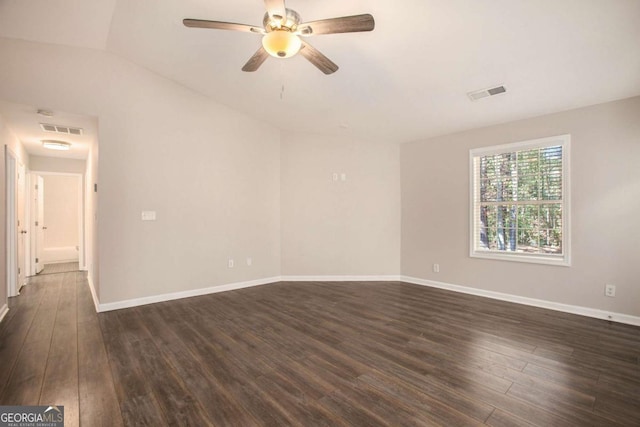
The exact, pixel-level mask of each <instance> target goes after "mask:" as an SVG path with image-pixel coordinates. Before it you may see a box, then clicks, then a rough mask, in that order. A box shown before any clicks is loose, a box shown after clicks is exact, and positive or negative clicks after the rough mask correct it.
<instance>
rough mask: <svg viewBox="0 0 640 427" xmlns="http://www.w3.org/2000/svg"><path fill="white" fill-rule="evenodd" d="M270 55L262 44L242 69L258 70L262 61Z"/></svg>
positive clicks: (248, 70)
mask: <svg viewBox="0 0 640 427" xmlns="http://www.w3.org/2000/svg"><path fill="white" fill-rule="evenodd" d="M268 57H269V53H268V52H267V51H266V50H264V48H263V47H262V46H260V49H258V51H257V52H256V53H254V54H253V56H252V57H251V58H249V60H248V61H247V63H246V64H244V67H242V71H247V72H252V71H256V70H257V69H258V68H260V66H261V65H262V63H263V62H264V61H266V60H267V58H268Z"/></svg>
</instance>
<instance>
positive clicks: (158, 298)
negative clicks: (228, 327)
mask: <svg viewBox="0 0 640 427" xmlns="http://www.w3.org/2000/svg"><path fill="white" fill-rule="evenodd" d="M280 281H281V280H280V277H270V278H267V279H257V280H250V281H247V282H238V283H229V284H226V285H220V286H211V287H209V288H201V289H192V290H189V291H181V292H172V293H170V294H162V295H153V296H150V297H142V298H135V299H130V300H125V301H117V302H110V303H105V304H98V309H97V310H98V312H103V311H112V310H120V309H123V308H130V307H137V306H140V305H146V304H154V303H158V302H164V301H172V300H176V299H181V298H189V297H197V296H201V295H208V294H215V293H217V292H226V291H232V290H236V289H242V288H249V287H252V286H260V285H267V284H269V283H277V282H280Z"/></svg>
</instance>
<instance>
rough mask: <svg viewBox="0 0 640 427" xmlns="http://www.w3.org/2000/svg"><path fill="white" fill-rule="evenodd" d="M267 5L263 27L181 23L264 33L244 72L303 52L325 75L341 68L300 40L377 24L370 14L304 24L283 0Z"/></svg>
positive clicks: (268, 0) (269, 0) (367, 28)
mask: <svg viewBox="0 0 640 427" xmlns="http://www.w3.org/2000/svg"><path fill="white" fill-rule="evenodd" d="M264 3H265V6H266V8H267V13H265V15H264V19H263V21H262V25H263V26H262V27H256V26H253V25H246V24H235V23H232V22H222V21H207V20H203V19H184V20H183V21H182V23H183V24H184V25H185V26H187V27H191V28H212V29H217V30H232V31H245V32H251V33H256V34H261V35H262V46H260V49H258V51H257V52H256V53H254V54H253V56H252V57H251V58H250V59H249V61H247V63H246V64H245V65H244V67H242V71H256V70H257V69H258V68H260V65H262V63H263V62H264V61H265V60H266V59H267V58H268V57H269V55H271V56H273V57H275V58H290V57H292V56H294V55H296V54H297V53H298V52H300V54H301V55H302V56H304V57H305V58H306V59H308V60H309V62H311V63H312V64H313V65H315V66H316V67H317V68H318V69H319V70H320V71H322V72H323V73H325V74H331V73H335V72H336V71H337V70H338V66H337V65H336V64H335V63H333V61H331V60H330V59H329V58H327V57H326V56H324V55H323V54H322V53H320V52H319V51H318V50H317V49H316V48H314V47H313V46H311V45H310V44H309V43H307V42H306V41H304V40H303V39H302V38H301V37H303V38H306V37H309V36H313V35H320V34H337V33H356V32H361V31H371V30H373V28H374V27H375V21H374V20H373V16H371V15H370V14H363V15H353V16H342V17H340V18H331V19H321V20H319V21H311V22H301V20H300V15H299V14H298V12H296V11H295V10H293V9H287V8H286V7H285V4H284V0H264Z"/></svg>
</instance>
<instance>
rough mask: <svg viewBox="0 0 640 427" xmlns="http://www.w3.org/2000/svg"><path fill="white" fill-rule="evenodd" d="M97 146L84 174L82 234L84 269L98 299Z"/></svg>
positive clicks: (91, 149) (92, 150)
mask: <svg viewBox="0 0 640 427" xmlns="http://www.w3.org/2000/svg"><path fill="white" fill-rule="evenodd" d="M97 183H98V144H94V145H92V146H91V147H90V149H89V155H88V156H87V161H86V170H85V173H84V233H85V247H84V250H85V264H86V265H85V268H86V270H87V277H88V279H89V283H90V285H91V287H92V290H93V292H95V295H94V298H98V295H99V292H100V278H99V257H98V192H97V191H96V190H97V188H96V186H97Z"/></svg>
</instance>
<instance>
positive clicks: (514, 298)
mask: <svg viewBox="0 0 640 427" xmlns="http://www.w3.org/2000/svg"><path fill="white" fill-rule="evenodd" d="M401 280H402V281H403V282H407V283H413V284H414V285H421V286H429V287H432V288H439V289H446V290H449V291H454V292H461V293H464V294H470V295H477V296H481V297H485V298H491V299H497V300H501V301H508V302H515V303H517V304H523V305H530V306H533V307H540V308H546V309H549V310H555V311H562V312H564V313H571V314H579V315H581V316H587V317H593V318H596V319H603V320H610V321H612V322H618V323H625V324H628V325H635V326H640V317H638V316H631V315H629V314H623V313H614V312H609V311H605V310H599V309H596V308H589V307H581V306H578V305H569V304H562V303H559V302H553V301H546V300H540V299H535V298H527V297H521V296H518V295H512V294H504V293H501V292H494V291H487V290H484V289H477V288H470V287H467V286H459V285H452V284H450V283H444V282H436V281H434V280H425V279H419V278H417V277H409V276H402V278H401Z"/></svg>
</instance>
